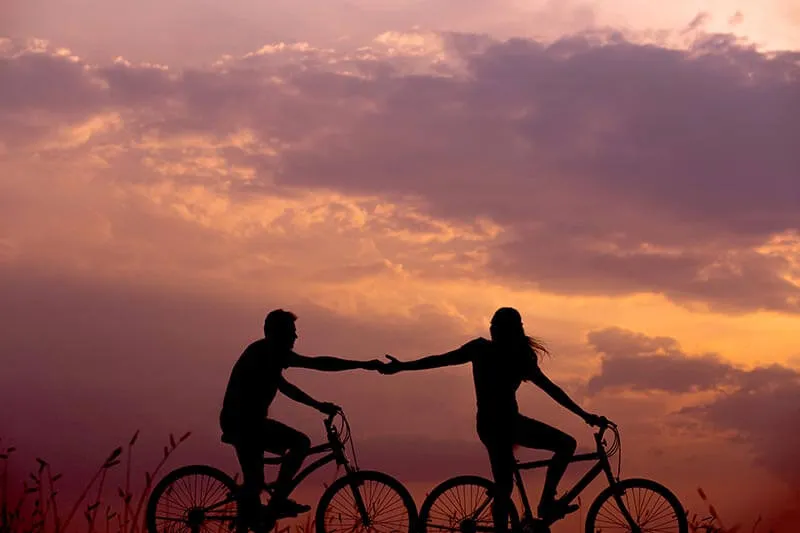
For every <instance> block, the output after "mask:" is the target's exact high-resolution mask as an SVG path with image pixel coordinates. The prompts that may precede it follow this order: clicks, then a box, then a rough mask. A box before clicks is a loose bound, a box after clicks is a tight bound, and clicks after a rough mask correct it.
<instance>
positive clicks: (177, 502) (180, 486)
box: [145, 465, 246, 533]
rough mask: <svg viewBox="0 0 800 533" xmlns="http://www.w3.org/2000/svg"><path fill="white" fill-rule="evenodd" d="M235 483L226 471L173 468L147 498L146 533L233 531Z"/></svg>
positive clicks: (235, 509) (235, 522) (204, 466)
mask: <svg viewBox="0 0 800 533" xmlns="http://www.w3.org/2000/svg"><path fill="white" fill-rule="evenodd" d="M236 489H237V487H236V483H234V481H233V479H231V478H230V476H228V475H227V474H225V473H224V472H222V471H221V470H218V469H216V468H213V467H211V466H206V465H190V466H184V467H181V468H178V469H176V470H173V471H172V472H170V473H169V474H167V475H166V476H164V478H163V479H162V480H161V481H160V482H159V483H158V484H157V485H156V486H155V488H154V489H153V492H152V493H151V494H150V497H149V499H148V500H147V510H146V511H145V521H146V524H147V531H148V533H176V532H178V531H180V532H186V533H200V532H203V533H205V532H212V531H214V532H223V531H236V532H237V533H244V532H245V531H246V529H242V528H241V527H238V526H237V516H238V505H237V502H236V498H235V493H236Z"/></svg>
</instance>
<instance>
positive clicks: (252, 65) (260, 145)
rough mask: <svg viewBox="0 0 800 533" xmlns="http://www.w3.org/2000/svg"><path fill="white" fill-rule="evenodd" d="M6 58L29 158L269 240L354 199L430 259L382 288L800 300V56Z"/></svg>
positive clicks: (496, 51) (603, 48)
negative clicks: (149, 61)
mask: <svg viewBox="0 0 800 533" xmlns="http://www.w3.org/2000/svg"><path fill="white" fill-rule="evenodd" d="M2 50H3V58H2V62H1V63H0V70H2V73H3V77H4V79H7V80H9V81H10V82H9V83H6V84H3V87H2V88H0V143H1V144H0V146H2V147H3V150H5V153H6V154H8V156H7V159H8V160H10V161H11V163H14V162H16V163H17V165H18V168H19V167H21V165H22V164H24V163H31V161H32V160H35V161H36V164H38V165H47V164H51V165H52V164H54V163H55V162H58V163H59V164H62V167H60V168H65V167H64V166H63V163H64V161H65V160H66V161H75V162H76V164H78V163H77V161H81V163H80V164H81V165H83V167H85V166H86V165H87V164H88V165H91V166H90V169H88V170H87V169H85V168H84V169H82V170H83V171H84V172H91V175H92V176H95V179H97V180H102V181H103V182H104V185H106V186H109V185H110V186H113V187H116V188H118V189H122V190H124V191H125V192H127V193H131V191H136V192H138V193H140V194H141V195H144V196H145V198H146V199H147V200H149V203H151V204H156V207H157V208H162V209H163V208H167V210H168V211H171V213H172V214H175V213H179V214H180V215H182V217H183V218H184V219H185V220H187V221H188V222H190V223H193V224H195V225H198V224H199V225H201V226H206V227H209V228H211V229H214V230H222V231H225V232H227V233H229V234H235V235H237V236H241V235H243V234H248V232H249V233H250V234H252V233H253V231H258V230H263V229H265V227H269V228H274V227H275V226H276V225H279V224H280V221H281V217H275V216H273V217H270V216H268V215H265V214H263V213H261V214H254V209H255V210H257V207H255V206H258V205H264V206H267V205H268V203H269V199H270V198H278V199H280V200H281V201H283V200H285V199H287V198H297V197H298V196H302V195H303V194H307V193H308V191H313V192H315V193H321V192H324V191H327V192H328V193H331V194H337V195H340V197H342V198H347V201H346V203H349V205H344V206H342V208H341V209H340V210H338V211H331V210H332V209H338V208H333V207H331V206H330V205H328V206H327V207H326V208H325V210H326V212H328V213H329V215H330V216H332V217H334V219H336V220H340V221H341V224H342V225H341V228H342V230H343V231H347V229H348V225H349V224H352V223H355V224H357V225H358V227H359V229H361V228H367V229H369V230H371V231H374V232H375V233H377V234H379V235H383V236H393V237H399V238H401V239H402V238H403V237H407V239H406V241H407V243H410V247H409V248H408V249H407V250H406V251H408V252H409V253H408V254H403V253H401V252H400V251H398V250H396V249H394V250H391V251H389V252H384V253H383V254H382V255H383V256H382V257H380V255H376V256H374V257H373V258H372V259H370V260H369V262H364V261H363V260H362V261H361V262H359V263H358V264H355V265H350V266H351V267H352V268H356V269H357V270H358V269H360V270H361V271H365V270H364V269H366V271H369V269H370V268H383V267H380V266H379V265H382V264H384V265H385V264H398V263H402V264H403V265H404V268H405V269H406V271H409V272H412V273H414V274H417V275H421V276H436V275H437V273H438V272H442V273H443V274H444V275H445V276H447V275H450V274H452V273H453V272H458V273H459V275H472V276H480V277H483V278H487V277H488V278H491V279H495V280H497V281H499V282H501V283H507V284H530V285H531V286H533V287H537V288H539V289H541V290H544V291H548V292H553V293H558V294H594V295H626V294H636V293H648V292H649V293H656V294H663V295H665V296H667V297H668V298H670V299H672V300H673V301H675V302H678V303H680V304H682V305H698V304H699V305H704V306H708V307H710V308H711V309H713V310H717V311H722V312H732V313H737V312H742V311H752V310H758V309H768V310H776V311H781V312H791V313H795V312H796V311H797V310H798V305H800V303H798V295H799V294H800V293H799V292H798V286H797V283H796V280H797V278H798V266H797V265H798V262H797V253H798V234H797V228H798V227H800V221H798V213H799V212H800V210H798V209H797V207H798V198H800V190H798V184H797V180H796V179H795V177H796V176H795V173H796V169H797V168H800V159H798V158H799V157H800V156H798V153H797V151H796V150H794V149H793V140H794V139H796V138H797V137H798V136H800V132H799V131H797V128H798V124H800V96H799V95H800V81H798V80H800V78H799V77H798V72H800V67H799V66H798V58H797V56H796V54H791V53H783V54H770V55H766V54H762V53H759V52H758V51H757V50H755V49H752V48H749V47H747V46H745V45H744V44H741V43H739V42H737V41H735V40H733V39H732V38H728V37H726V36H721V35H712V36H706V37H703V38H700V39H698V40H697V41H696V42H695V43H694V45H693V46H692V47H691V48H690V49H688V50H677V49H668V48H662V47H658V46H653V45H640V44H635V43H633V42H629V41H626V40H625V39H624V37H623V36H621V35H618V34H601V35H597V34H591V35H578V36H574V37H569V38H564V39H562V40H561V41H559V42H557V43H555V44H552V45H548V46H544V45H542V44H539V43H537V42H535V41H526V40H520V39H516V40H509V41H503V42H501V41H495V40H491V39H489V38H488V37H481V36H475V35H465V34H433V33H429V34H391V33H389V34H384V35H383V36H381V37H380V38H378V39H376V40H375V41H374V42H373V43H371V44H370V45H369V46H368V47H364V48H361V49H359V50H358V51H356V52H351V53H340V52H337V51H335V50H330V49H317V48H314V47H312V46H311V45H306V44H294V45H282V44H281V45H270V46H265V47H263V48H262V49H261V50H259V51H258V52H255V53H252V54H248V55H246V56H244V57H240V58H224V59H223V60H221V61H220V62H219V63H218V64H217V66H216V67H214V68H212V69H209V70H184V71H173V70H170V69H169V68H166V67H161V66H155V65H134V64H130V63H128V62H125V61H124V60H119V61H117V62H116V63H115V64H113V65H90V64H87V63H85V62H83V61H82V60H81V59H80V58H77V57H75V56H72V55H71V54H70V53H69V52H68V51H66V50H62V49H56V48H54V47H52V46H49V45H47V44H46V43H42V42H27V43H21V42H17V41H6V42H4V44H3V47H2ZM56 88H57V89H56ZM31 158H33V159H31ZM78 158H81V159H78ZM87 162H88V163H87ZM12 168H13V167H12ZM6 175H7V176H13V174H6ZM48 179H51V178H46V179H45V178H43V181H42V184H46V183H47V180H48ZM52 179H57V178H56V177H54V178H52ZM4 187H9V188H13V187H15V185H14V184H11V183H9V182H8V179H6V180H5V183H4ZM12 193H13V191H12ZM10 197H13V196H9V198H10ZM358 199H361V200H358ZM381 202H383V203H384V204H387V203H388V204H391V206H392V207H384V208H382V207H381V206H380V204H381ZM354 205H355V207H356V211H353V206H354ZM151 207H152V205H151ZM248 209H250V211H248ZM266 210H267V211H268V210H269V209H268V208H267V209H266ZM284 214H287V213H286V212H285V211H284ZM353 217H356V222H353V220H354V219H353ZM359 217H360V220H358V218H359ZM451 228H457V229H455V230H453V229H451ZM448 232H449V234H448ZM6 239H7V240H9V241H13V242H15V243H16V239H15V238H14V237H13V236H11V237H6ZM249 244H250V245H257V243H253V242H251V243H249ZM15 245H19V243H16V244H15ZM431 253H433V254H434V255H436V254H441V255H439V257H441V258H443V259H442V260H443V261H444V263H443V265H442V266H443V270H440V269H437V267H436V264H433V265H432V264H431V262H430V261H429V259H430V257H431ZM371 265H372V266H371Z"/></svg>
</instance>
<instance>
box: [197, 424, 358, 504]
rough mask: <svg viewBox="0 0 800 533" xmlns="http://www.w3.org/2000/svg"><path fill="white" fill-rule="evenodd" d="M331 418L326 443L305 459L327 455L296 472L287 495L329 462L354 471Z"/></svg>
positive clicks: (273, 460) (276, 460)
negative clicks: (334, 462) (321, 454)
mask: <svg viewBox="0 0 800 533" xmlns="http://www.w3.org/2000/svg"><path fill="white" fill-rule="evenodd" d="M332 420H333V417H329V418H328V419H326V420H325V430H326V433H327V437H328V442H326V443H325V444H318V445H316V446H312V447H311V448H310V449H309V450H308V453H307V454H306V457H310V456H312V455H317V454H320V453H325V452H330V453H328V454H327V455H325V456H323V457H320V458H319V459H317V460H316V461H314V462H313V463H311V464H309V465H308V466H306V467H305V468H303V469H302V470H301V471H300V472H298V473H297V474H296V475H295V476H294V477H293V478H292V480H291V481H290V482H289V486H288V487H287V488H288V489H289V491H288V492H287V494H291V493H292V492H293V491H294V489H296V488H297V486H298V485H300V483H302V481H303V480H304V479H305V478H307V477H308V476H309V474H311V473H312V472H314V471H316V470H318V469H320V468H322V467H323V466H325V465H326V464H328V463H330V462H331V461H336V462H337V463H338V464H340V465H344V468H345V471H346V472H347V473H348V474H351V473H352V472H353V471H354V470H353V468H352V467H351V466H350V462H349V461H348V460H347V457H346V456H345V454H344V445H343V444H342V442H341V441H340V440H339V433H338V431H337V430H336V428H335V427H334V426H333V423H332ZM282 462H283V457H264V461H263V464H265V465H280V464H281V463H282ZM274 485H275V484H274V483H266V482H265V483H264V485H263V487H262V490H263V491H267V492H271V489H273V488H274ZM235 499H236V496H235V495H233V494H231V495H229V496H228V497H227V498H224V499H222V500H220V501H219V502H217V503H215V504H213V505H211V506H209V507H207V508H205V509H204V510H205V511H210V510H213V509H216V508H217V507H221V506H223V505H227V504H228V503H230V502H231V501H233V500H235Z"/></svg>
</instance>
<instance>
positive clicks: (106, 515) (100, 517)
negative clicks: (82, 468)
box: [0, 431, 191, 533]
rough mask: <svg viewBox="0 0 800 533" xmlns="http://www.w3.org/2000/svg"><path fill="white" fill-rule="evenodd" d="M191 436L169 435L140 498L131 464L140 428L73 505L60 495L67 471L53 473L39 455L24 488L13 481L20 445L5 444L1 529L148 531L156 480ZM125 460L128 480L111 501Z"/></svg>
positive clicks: (24, 532) (2, 532)
mask: <svg viewBox="0 0 800 533" xmlns="http://www.w3.org/2000/svg"><path fill="white" fill-rule="evenodd" d="M190 435H191V433H190V432H187V433H185V434H184V435H183V436H181V437H180V438H179V439H177V440H176V439H175V437H174V436H173V435H172V434H170V436H169V444H168V445H166V446H164V454H163V457H162V458H161V460H160V461H159V462H158V463H157V464H156V465H155V467H154V468H153V470H152V471H147V472H145V474H144V486H143V488H142V489H141V493H140V494H139V497H138V498H135V494H134V492H133V490H132V488H131V464H132V458H133V450H134V445H135V444H136V441H137V439H138V437H139V431H136V433H134V434H133V437H131V439H130V440H129V441H128V443H127V445H126V446H124V447H123V446H120V447H117V448H115V449H114V450H113V451H112V452H111V453H109V455H108V456H107V457H106V459H105V460H104V461H103V462H102V464H100V466H99V467H98V469H97V470H96V471H95V472H94V474H93V476H92V477H91V478H90V479H89V481H88V483H87V484H86V486H85V487H84V488H83V490H82V491H81V493H80V495H79V496H78V498H77V500H76V501H75V502H74V503H73V504H72V506H70V507H63V506H61V505H60V500H59V498H58V494H59V491H58V487H57V482H58V481H59V480H60V479H61V478H62V475H61V474H60V473H56V474H54V473H53V470H52V468H51V466H50V464H49V463H48V462H47V461H45V460H44V459H41V458H39V457H37V458H36V464H37V466H36V467H35V468H34V470H33V471H32V472H30V473H29V474H28V477H27V478H26V479H24V480H22V482H21V487H20V486H19V485H17V486H16V487H14V486H12V484H11V481H10V480H9V468H10V463H11V460H12V457H13V455H14V453H15V452H16V448H15V447H13V446H10V447H5V446H0V465H1V467H2V474H1V475H2V478H0V533H69V532H71V531H73V530H78V531H83V532H87V533H111V532H114V533H140V532H141V533H144V531H145V527H144V524H143V516H142V513H143V510H144V507H145V505H146V502H147V497H148V495H149V494H150V491H151V489H152V486H153V481H154V479H155V477H156V475H157V474H158V472H159V471H160V470H161V468H162V467H163V466H164V464H165V463H166V462H167V460H168V459H169V457H170V456H171V455H172V454H173V453H174V452H175V450H176V449H177V448H178V446H180V444H181V443H182V442H184V441H185V440H186V439H188V438H189V436H190ZM0 442H1V441H0ZM123 461H124V462H125V478H124V484H123V485H122V486H118V487H117V489H116V494H115V497H114V498H113V499H114V501H113V502H112V501H110V499H109V498H108V497H107V493H108V492H109V490H108V474H109V472H110V471H111V470H113V469H114V468H115V467H117V466H118V465H120V464H121V463H122V462H123ZM134 502H135V503H134ZM65 509H69V511H68V512H66V514H64V512H63V511H64V510H65ZM79 512H80V514H79ZM78 523H80V525H79V524H78Z"/></svg>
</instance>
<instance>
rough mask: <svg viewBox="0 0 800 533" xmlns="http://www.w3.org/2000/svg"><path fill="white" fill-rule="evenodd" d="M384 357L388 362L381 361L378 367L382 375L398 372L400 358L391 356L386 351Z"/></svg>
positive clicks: (400, 365)
mask: <svg viewBox="0 0 800 533" xmlns="http://www.w3.org/2000/svg"><path fill="white" fill-rule="evenodd" d="M386 358H387V359H388V360H389V362H388V363H381V367H380V368H379V369H378V372H380V373H381V374H383V375H391V374H396V373H398V372H400V370H402V368H401V367H402V366H403V363H402V362H401V361H400V360H398V359H396V358H394V357H392V356H391V355H389V354H388V353H387V354H386Z"/></svg>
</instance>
